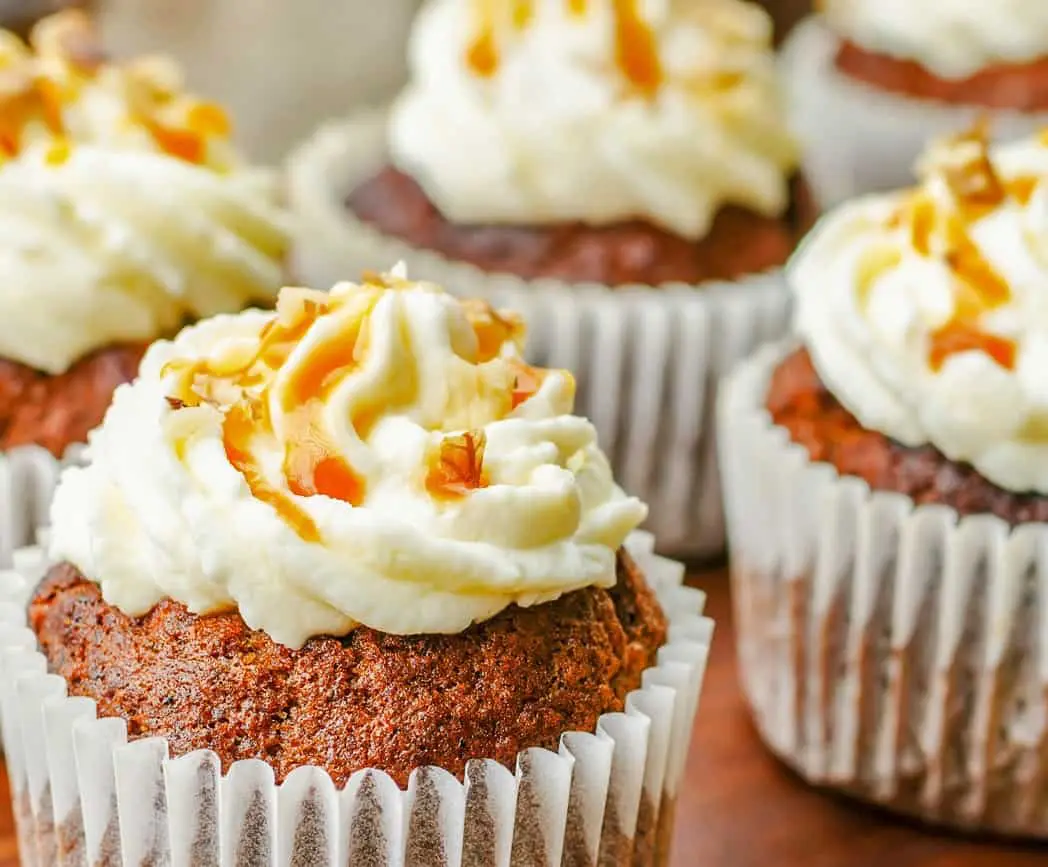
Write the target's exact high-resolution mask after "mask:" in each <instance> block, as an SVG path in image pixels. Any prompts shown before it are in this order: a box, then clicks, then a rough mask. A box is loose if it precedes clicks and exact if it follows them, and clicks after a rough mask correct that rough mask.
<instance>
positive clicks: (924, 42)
mask: <svg viewBox="0 0 1048 867" xmlns="http://www.w3.org/2000/svg"><path fill="white" fill-rule="evenodd" d="M822 10H823V14H824V16H825V17H826V20H827V22H828V23H829V25H830V27H832V28H833V30H834V31H835V32H837V33H839V34H840V35H841V36H843V37H845V38H847V39H849V40H851V41H852V42H854V43H855V44H856V45H860V46H862V47H863V48H866V49H867V50H869V51H875V52H878V53H880V54H887V55H891V56H893V57H898V58H901V59H904V60H914V61H916V62H917V63H919V64H920V65H921V66H923V67H924V68H925V69H928V70H930V71H932V72H934V73H936V74H937V75H939V76H941V77H943V78H966V77H968V76H970V75H974V74H975V73H976V72H979V71H980V70H982V69H985V68H987V67H990V66H996V65H999V64H1002V63H1025V62H1028V61H1031V60H1039V59H1041V58H1044V57H1048V3H1044V2H1042V0H919V2H913V0H822Z"/></svg>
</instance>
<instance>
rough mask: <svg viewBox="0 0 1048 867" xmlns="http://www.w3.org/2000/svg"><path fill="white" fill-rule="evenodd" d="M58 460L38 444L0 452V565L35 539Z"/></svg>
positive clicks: (55, 479)
mask: <svg viewBox="0 0 1048 867" xmlns="http://www.w3.org/2000/svg"><path fill="white" fill-rule="evenodd" d="M61 468H62V463H61V462H59V461H58V460H57V459H55V458H54V457H53V456H52V455H51V453H50V452H48V451H47V450H46V449H42V448H40V447H39V446H20V447H18V448H15V449H11V450H10V451H8V452H2V453H0V569H6V568H9V567H10V566H11V558H12V556H13V554H14V552H15V551H16V550H17V549H19V548H22V547H24V546H26V545H29V544H32V543H34V542H35V541H36V532H37V530H38V529H39V528H40V527H42V526H44V525H45V524H46V523H47V521H48V512H49V510H50V508H51V495H52V494H53V493H54V489H55V485H56V484H57V482H58V475H59V472H60V471H61Z"/></svg>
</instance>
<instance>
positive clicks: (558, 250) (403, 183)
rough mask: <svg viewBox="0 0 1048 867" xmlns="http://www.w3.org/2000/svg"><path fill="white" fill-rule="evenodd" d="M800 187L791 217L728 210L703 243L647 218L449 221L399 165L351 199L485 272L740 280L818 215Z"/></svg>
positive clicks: (396, 232)
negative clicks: (603, 222) (599, 222)
mask: <svg viewBox="0 0 1048 867" xmlns="http://www.w3.org/2000/svg"><path fill="white" fill-rule="evenodd" d="M795 186H796V195H795V200H796V201H795V205H796V206H795V208H794V211H795V212H796V213H795V214H791V215H790V217H789V218H788V219H772V218H769V217H762V216H761V215H759V214H755V213H753V212H752V211H747V210H745V209H744V208H738V207H728V208H724V209H723V210H721V212H720V213H719V214H718V215H717V217H716V220H715V221H714V224H713V229H712V230H711V231H710V233H709V235H708V236H707V237H706V238H704V239H703V240H701V241H699V242H697V243H696V242H694V241H688V240H685V239H684V238H680V237H678V236H677V235H674V234H671V233H670V232H666V231H664V230H662V229H659V228H658V227H656V226H653V225H650V224H648V223H645V222H642V221H640V220H631V221H629V222H623V223H617V224H615V225H611V226H600V227H597V226H586V225H584V224H582V223H563V224H558V225H551V226H519V227H518V226H461V225H457V224H455V223H452V222H450V221H448V220H447V219H445V218H444V216H443V215H442V214H441V213H440V211H439V210H437V207H436V206H435V205H434V204H433V203H432V202H431V201H430V200H429V198H428V197H427V196H426V194H425V192H423V190H422V188H421V187H420V186H419V185H418V184H417V183H416V182H415V181H414V179H413V178H411V177H409V176H408V175H405V174H403V173H402V172H400V171H398V170H397V169H395V168H392V167H386V168H385V169H383V170H382V171H381V172H379V173H378V174H377V175H376V176H375V177H373V178H371V179H370V180H368V181H366V182H365V183H363V184H362V185H361V186H359V187H358V188H357V189H356V190H354V191H353V192H352V193H351V194H350V196H349V198H348V200H347V203H346V205H347V207H348V208H349V210H350V211H351V212H352V213H353V214H354V215H355V216H356V217H357V218H358V219H360V220H363V221H364V222H365V223H369V224H371V225H373V226H374V227H375V228H377V229H378V230H379V231H381V232H383V233H384V234H387V235H391V236H393V237H395V238H399V239H401V240H403V241H406V242H407V243H409V244H411V245H413V246H415V247H421V248H423V249H427V250H434V251H436V252H438V253H440V254H441V255H442V256H444V257H446V258H448V259H452V260H455V261H458V262H468V263H469V264H471V265H475V266H476V267H478V268H480V269H481V270H483V271H488V272H492V273H504V274H514V275H516V276H518V277H523V278H526V279H535V278H540V277H551V278H556V279H558V280H565V281H567V282H571V283H586V282H596V283H602V284H604V285H606V286H624V285H628V284H636V283H640V284H644V285H651V286H657V285H659V284H662V283H672V282H683V283H702V282H705V281H707V280H732V279H736V278H738V277H741V276H744V275H746V274H758V273H760V272H761V271H765V270H767V269H769V268H775V267H778V266H779V265H782V264H783V263H784V262H785V261H786V259H787V258H788V257H789V255H790V253H791V252H792V251H793V247H794V245H795V242H796V241H797V239H798V237H799V236H800V234H802V233H803V231H805V230H806V229H807V228H808V227H809V226H810V224H811V222H812V221H813V220H814V217H815V213H814V204H813V202H812V200H811V197H810V195H809V194H808V192H807V190H806V188H804V185H803V184H800V183H798V184H796V185H795Z"/></svg>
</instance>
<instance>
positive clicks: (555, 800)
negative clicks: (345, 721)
mask: <svg viewBox="0 0 1048 867" xmlns="http://www.w3.org/2000/svg"><path fill="white" fill-rule="evenodd" d="M627 544H628V547H629V549H630V551H631V553H632V554H633V555H634V557H635V559H636V560H637V563H638V566H639V567H640V568H641V569H643V570H645V574H646V575H648V576H649V581H650V582H651V584H652V586H653V587H654V589H655V590H656V592H657V594H658V596H659V599H660V601H661V602H662V604H663V606H664V608H665V610H666V613H667V616H668V617H669V619H670V629H669V636H668V639H667V642H666V644H665V645H664V646H663V647H662V648H661V649H660V650H659V655H658V663H657V665H656V666H654V667H652V668H649V669H647V670H646V671H645V672H644V675H643V680H642V686H641V688H639V689H638V690H636V691H635V692H633V693H631V694H630V695H629V696H628V697H627V700H626V707H625V710H624V712H622V713H610V714H605V715H604V716H602V717H601V718H600V720H599V722H598V724H597V726H596V729H595V731H594V732H592V733H584V732H568V733H565V734H564V735H563V736H562V738H561V742H560V748H559V751H558V752H552V751H549V750H544V749H529V750H525V751H523V752H521V753H520V754H519V755H518V757H517V766H516V772H515V773H514V772H511V771H509V770H508V769H506V768H505V767H504V766H502V765H501V764H499V763H498V762H496V761H494V760H491V759H483V758H478V759H475V760H473V761H471V762H470V763H469V764H468V765H467V768H466V772H465V779H464V781H460V780H459V779H457V778H456V777H454V776H453V775H451V774H450V773H448V772H447V771H445V770H442V769H440V768H435V767H426V768H419V769H416V770H415V771H414V772H413V773H412V775H411V778H410V782H409V784H408V787H407V789H406V790H401V789H399V788H398V787H397V785H396V784H395V783H394V782H393V781H392V780H391V779H390V778H389V777H388V776H387V775H386V774H384V773H383V772H382V771H380V770H376V769H366V770H362V771H358V772H357V773H356V774H354V775H353V777H352V778H351V779H350V780H349V782H348V784H347V785H346V786H345V788H343V789H341V790H337V789H336V788H335V785H334V783H333V782H332V780H331V778H330V777H329V776H328V775H327V773H326V772H325V771H324V770H322V769H321V768H318V767H302V768H299V769H297V770H295V771H293V772H292V773H291V774H289V775H288V776H287V778H286V779H285V781H284V782H283V783H282V784H281V785H276V784H275V783H274V778H273V772H272V770H271V768H270V767H269V766H268V765H267V764H265V763H264V762H262V761H257V760H251V761H240V762H236V763H235V764H233V765H232V766H231V767H230V769H229V771H228V773H226V774H224V775H223V774H222V773H221V768H220V766H219V760H218V757H217V756H216V755H215V754H214V753H211V752H209V751H198V752H194V753H190V754H187V755H184V756H181V757H179V758H170V757H169V752H168V744H167V741H166V740H164V739H162V738H146V739H141V740H130V741H129V740H128V730H127V725H126V723H125V722H124V720H122V719H114V718H101V719H100V718H98V717H97V714H96V707H95V704H94V702H93V701H91V700H89V699H86V698H75V697H69V696H67V684H66V683H65V681H64V680H63V679H62V678H60V677H58V676H57V675H51V674H47V673H46V662H45V660H44V657H43V655H42V654H40V653H39V652H38V651H37V649H36V642H35V638H34V635H33V633H32V632H31V631H30V630H29V629H28V628H27V626H26V617H25V605H24V601H25V597H26V595H27V590H26V586H27V584H29V583H30V582H31V581H33V580H35V578H36V576H37V574H38V573H37V572H36V571H35V570H33V571H31V572H30V574H22V573H21V572H20V571H15V570H11V571H7V572H4V573H0V600H2V601H0V720H2V722H3V729H4V740H5V742H6V743H7V744H8V773H9V777H10V781H11V794H12V798H13V800H14V805H15V816H16V821H17V826H18V835H19V847H20V852H21V857H22V864H23V865H26V867H45V865H50V864H59V865H62V867H72V865H77V867H80V865H116V864H121V863H123V864H170V865H189V864H193V865H198V864H199V865H220V867H224V865H229V867H233V865H237V867H240V865H266V867H270V865H292V864H308V865H311V867H322V865H335V864H339V865H344V864H354V865H357V864H360V865H405V867H408V865H415V864H446V865H459V864H462V865H508V864H510V863H513V864H546V865H551V867H556V865H562V864H563V865H580V867H581V865H597V864H608V865H612V864H614V865H620V864H622V865H624V864H633V865H650V864H665V863H666V860H667V853H668V841H669V839H670V836H671V832H672V824H673V815H674V805H675V803H676V796H677V792H678V789H679V787H680V784H681V779H682V776H683V771H684V765H685V759H686V756H687V751H688V746H689V743H690V736H691V730H692V721H693V719H694V716H695V714H696V711H697V705H698V697H699V691H700V687H701V681H702V675H703V670H704V668H705V663H706V657H707V652H708V647H709V641H710V638H711V636H712V627H713V624H712V622H711V621H709V620H708V619H706V618H704V617H703V616H702V607H703V602H704V597H703V595H702V594H701V593H700V592H699V591H697V590H692V589H689V588H686V587H684V586H682V584H681V581H682V578H683V574H684V572H683V567H682V566H680V565H679V564H677V563H673V562H671V561H668V560H664V559H662V558H660V557H657V556H655V555H654V553H653V539H652V537H651V536H649V535H648V534H643V533H638V534H634V536H632V537H631V538H630V540H629V542H628V543H627ZM20 559H21V560H23V561H25V562H32V563H36V564H39V563H41V562H42V561H43V557H42V554H41V553H40V552H37V553H35V554H33V553H26V554H25V555H23V556H22V557H21V558H20Z"/></svg>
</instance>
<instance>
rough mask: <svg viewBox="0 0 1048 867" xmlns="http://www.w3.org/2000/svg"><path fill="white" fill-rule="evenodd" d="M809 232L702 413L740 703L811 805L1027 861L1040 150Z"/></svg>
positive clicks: (884, 199)
mask: <svg viewBox="0 0 1048 867" xmlns="http://www.w3.org/2000/svg"><path fill="white" fill-rule="evenodd" d="M921 174H922V181H921V184H920V186H919V187H917V188H916V189H912V190H908V191H905V192H901V193H895V194H889V195H878V196H872V197H866V198H860V199H858V200H856V201H855V202H851V203H849V204H846V205H843V206H842V207H841V208H840V209H838V210H837V211H834V212H833V213H831V214H830V215H829V216H827V217H826V218H824V222H823V223H822V224H821V225H820V226H819V227H818V228H817V229H816V230H815V232H814V233H813V235H812V236H811V238H810V239H808V240H807V241H806V242H805V244H804V246H803V248H802V249H801V251H800V252H799V253H798V254H797V258H796V260H795V261H794V262H793V264H792V265H791V266H790V268H789V271H788V275H789V278H790V283H791V285H792V287H793V290H794V294H795V298H796V333H797V335H798V340H795V341H789V342H787V343H784V344H778V345H771V346H769V347H767V348H765V349H763V350H761V351H760V352H759V353H758V354H756V355H755V356H754V357H753V358H751V359H750V360H749V361H747V362H746V363H745V364H744V365H742V366H741V367H740V369H739V370H738V372H737V373H735V374H733V376H732V378H731V380H730V381H729V383H728V384H727V385H726V386H725V391H724V392H723V393H722V400H721V404H720V417H719V424H720V436H721V446H722V468H723V472H724V480H725V494H726V499H727V509H728V518H729V527H730V539H731V546H732V580H733V587H734V592H735V602H736V608H737V611H738V615H739V619H738V639H739V653H740V664H741V671H742V675H743V682H744V684H745V687H746V693H747V695H748V697H749V700H750V703H751V705H752V707H753V711H754V715H755V718H756V721H757V724H758V727H759V729H760V731H761V734H762V736H763V737H764V739H765V740H766V741H767V743H768V745H769V746H770V747H771V748H772V749H773V750H774V751H775V752H776V753H777V754H778V755H780V756H781V757H782V758H783V759H785V760H786V761H787V762H789V763H790V765H792V766H793V767H794V768H795V769H796V770H797V771H798V772H799V773H800V774H801V775H802V776H804V777H805V778H806V779H808V780H810V781H811V782H813V783H816V784H818V785H822V786H829V787H833V788H838V789H841V790H843V791H846V792H848V793H850V794H853V795H856V796H858V797H860V798H864V799H867V800H870V801H873V802H876V803H878V804H882V805H884V806H886V807H889V808H891V809H893V810H898V811H901V812H905V813H908V814H911V815H914V816H917V817H920V818H922V819H925V820H927V821H931V822H935V823H943V824H948V825H952V826H955V827H958V828H964V829H970V830H975V829H977V830H983V831H993V832H996V833H1004V834H1016V835H1022V836H1037V837H1048V813H1046V811H1045V799H1044V791H1045V790H1044V785H1045V780H1046V779H1048V765H1046V763H1045V761H1046V756H1048V752H1046V751H1045V747H1044V745H1045V743H1046V742H1048V722H1046V721H1048V699H1046V696H1048V681H1046V676H1045V670H1044V667H1043V665H1042V660H1043V648H1044V637H1045V635H1048V619H1046V611H1048V606H1046V599H1045V590H1046V587H1048V566H1046V563H1045V559H1044V554H1045V551H1046V550H1048V547H1046V546H1048V437H1046V431H1048V388H1046V386H1048V378H1046V373H1045V371H1046V370H1048V368H1046V367H1045V363H1044V362H1045V357H1046V353H1048V319H1046V315H1048V279H1046V277H1048V272H1046V267H1048V266H1046V263H1048V257H1046V252H1048V222H1046V221H1045V218H1044V214H1045V213H1046V211H1045V206H1046V204H1048V137H1046V136H1045V134H1043V133H1042V134H1041V135H1039V136H1037V137H1031V138H1028V139H1024V140H1021V141H1017V142H1015V143H1012V144H1008V145H1003V146H997V147H991V146H990V144H989V143H988V141H987V138H986V135H985V131H982V130H980V131H976V132H973V133H970V134H966V135H962V136H959V137H956V138H954V139H951V140H949V141H947V142H945V143H942V144H939V145H937V146H935V147H934V148H932V149H931V151H930V152H929V153H928V155H927V156H926V157H925V159H924V161H923V164H922V173H921Z"/></svg>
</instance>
